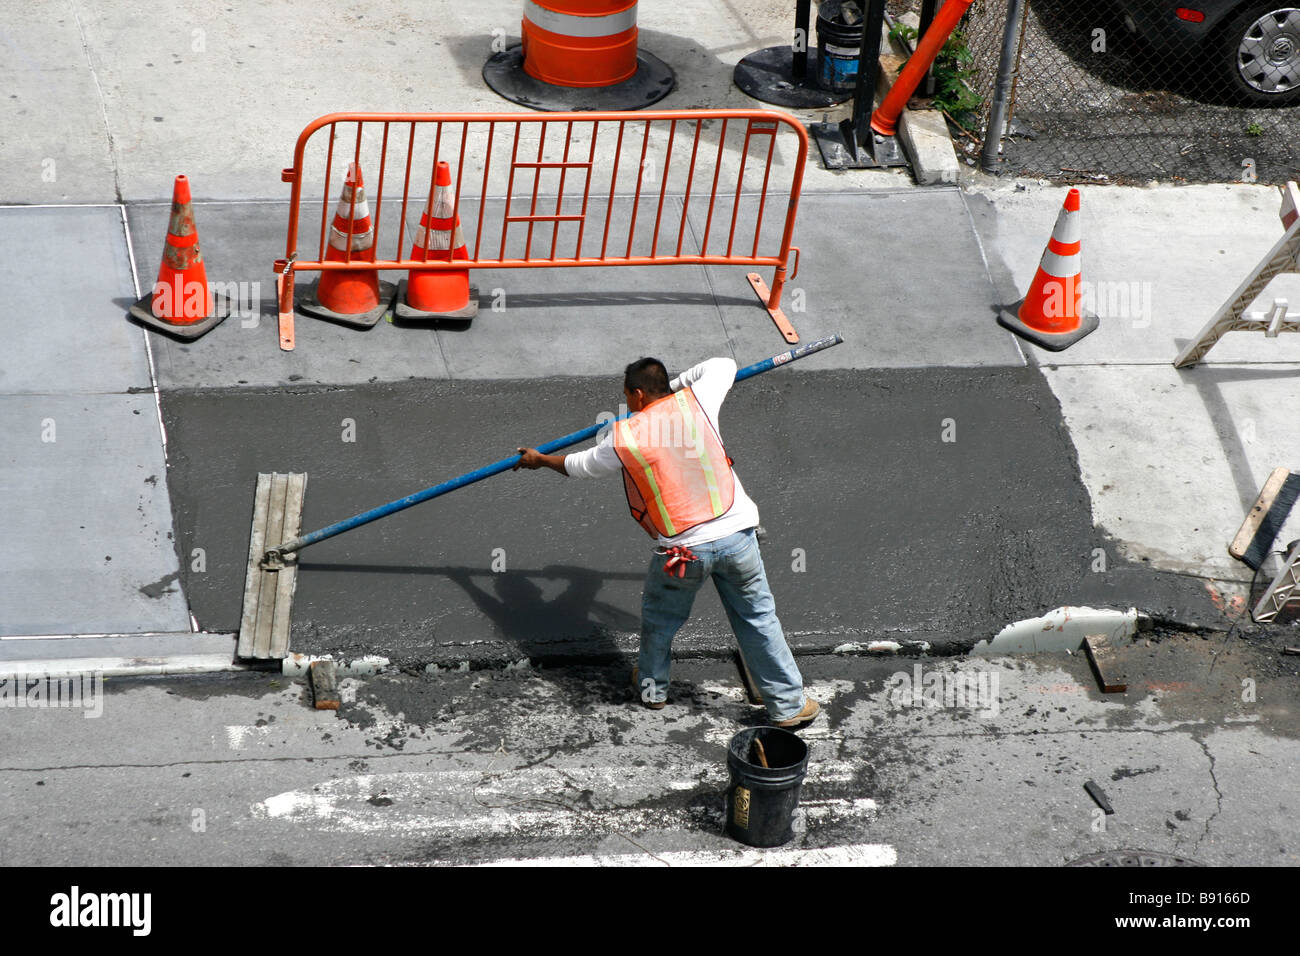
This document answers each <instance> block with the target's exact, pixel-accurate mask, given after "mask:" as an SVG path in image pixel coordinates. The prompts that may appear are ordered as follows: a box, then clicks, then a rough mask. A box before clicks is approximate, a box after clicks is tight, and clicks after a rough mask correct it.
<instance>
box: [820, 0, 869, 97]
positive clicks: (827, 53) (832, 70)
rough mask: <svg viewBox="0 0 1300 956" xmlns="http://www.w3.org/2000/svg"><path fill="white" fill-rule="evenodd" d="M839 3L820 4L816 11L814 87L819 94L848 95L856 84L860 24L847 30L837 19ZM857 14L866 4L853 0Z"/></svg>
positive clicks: (838, 0)
mask: <svg viewBox="0 0 1300 956" xmlns="http://www.w3.org/2000/svg"><path fill="white" fill-rule="evenodd" d="M841 2H842V0H823V2H822V4H821V6H819V7H818V8H817V85H818V86H820V87H821V88H822V89H823V90H833V91H836V92H849V93H851V92H852V91H853V89H854V88H855V86H856V85H857V82H858V53H859V51H860V50H861V49H862V20H861V17H859V19H858V22H857V23H855V24H853V26H849V25H848V24H845V23H842V22H841V21H840V19H839V15H840V6H841ZM857 7H858V9H859V10H864V9H865V8H866V3H864V2H861V0H857Z"/></svg>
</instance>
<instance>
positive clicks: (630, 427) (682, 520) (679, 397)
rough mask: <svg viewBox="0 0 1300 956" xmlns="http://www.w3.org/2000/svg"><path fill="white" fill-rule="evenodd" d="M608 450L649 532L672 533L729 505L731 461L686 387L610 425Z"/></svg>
mask: <svg viewBox="0 0 1300 956" xmlns="http://www.w3.org/2000/svg"><path fill="white" fill-rule="evenodd" d="M614 450H615V451H616V452H617V453H618V459H619V461H620V462H622V463H623V489H624V491H626V492H627V506H628V508H630V509H631V511H632V517H633V518H635V519H636V522H637V524H639V525H641V527H643V528H645V530H646V533H647V534H649V535H650V537H652V538H653V537H656V536H659V535H662V536H663V537H665V538H674V537H676V536H677V535H679V534H682V533H683V532H685V531H689V530H690V529H691V528H694V527H695V526H696V525H699V524H703V523H704V522H706V521H712V520H713V519H714V518H720V517H721V516H722V515H724V514H726V513H727V512H728V511H729V510H730V509H731V503H732V501H734V500H735V497H736V481H735V478H734V476H733V475H732V472H731V465H732V460H731V459H730V458H728V457H727V452H726V450H725V449H724V448H723V447H722V439H721V438H719V437H718V432H717V430H716V429H715V428H714V427H713V423H712V422H711V421H709V416H708V415H706V414H705V413H704V409H702V408H700V403H699V401H698V400H697V399H696V397H695V392H693V391H692V390H691V389H690V388H684V389H682V390H681V391H679V392H675V393H673V394H672V395H665V396H664V397H663V398H658V399H655V400H654V401H653V402H651V403H650V404H649V405H647V406H646V407H645V408H643V409H642V410H641V411H639V412H637V413H636V414H635V415H632V416H630V417H629V418H625V419H623V420H622V421H621V422H619V423H618V424H616V425H615V426H614Z"/></svg>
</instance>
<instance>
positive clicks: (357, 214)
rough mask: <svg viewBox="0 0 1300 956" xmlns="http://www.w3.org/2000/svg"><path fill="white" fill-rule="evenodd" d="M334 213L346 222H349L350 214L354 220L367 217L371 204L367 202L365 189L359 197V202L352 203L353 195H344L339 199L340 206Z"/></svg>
mask: <svg viewBox="0 0 1300 956" xmlns="http://www.w3.org/2000/svg"><path fill="white" fill-rule="evenodd" d="M334 215H336V216H338V217H339V218H340V219H342V220H343V221H344V222H347V219H348V216H349V215H351V217H352V218H353V220H357V219H365V218H367V217H368V216H369V215H370V204H369V203H368V202H366V194H365V191H364V190H363V191H362V193H361V195H359V196H358V197H357V204H356V205H355V206H353V205H352V197H351V196H344V197H343V198H342V199H340V200H339V204H338V206H337V207H336V208H335V210H334Z"/></svg>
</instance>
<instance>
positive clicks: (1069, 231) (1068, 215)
mask: <svg viewBox="0 0 1300 956" xmlns="http://www.w3.org/2000/svg"><path fill="white" fill-rule="evenodd" d="M1052 238H1053V239H1055V240H1056V241H1057V242H1066V243H1069V242H1078V241H1079V240H1080V239H1082V238H1083V228H1082V227H1081V226H1080V224H1079V214H1078V213H1077V212H1070V211H1069V210H1068V209H1062V210H1061V215H1060V216H1058V217H1057V219H1056V228H1055V229H1053V230H1052Z"/></svg>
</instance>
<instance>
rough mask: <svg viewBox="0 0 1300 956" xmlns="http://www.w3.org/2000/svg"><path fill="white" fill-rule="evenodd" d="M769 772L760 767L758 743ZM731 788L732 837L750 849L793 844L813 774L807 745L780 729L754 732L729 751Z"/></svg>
mask: <svg viewBox="0 0 1300 956" xmlns="http://www.w3.org/2000/svg"><path fill="white" fill-rule="evenodd" d="M756 740H757V741H761V742H762V744H763V752H764V756H766V757H767V764H768V765H767V766H766V767H763V766H761V765H760V763H759V759H758V752H757V748H756V747H755V746H754V742H755V741H756ZM727 769H728V770H730V771H731V788H730V789H729V790H728V791H727V833H729V834H730V835H731V836H733V837H735V838H736V839H737V840H739V841H740V842H741V843H747V844H749V845H750V846H758V847H769V846H781V845H782V844H783V843H789V842H790V841H791V840H793V839H794V827H793V823H794V811H795V807H797V806H799V787H800V786H801V785H802V784H803V778H804V775H805V774H806V773H807V772H808V745H807V744H806V743H804V742H803V740H802V739H800V737H799V735H798V734H793V733H791V732H790V731H788V730H782V729H781V728H780V727H751V728H750V729H749V730H742V731H741V732H740V733H738V734H736V736H734V737H732V738H731V744H730V746H729V747H728V748H727Z"/></svg>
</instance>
